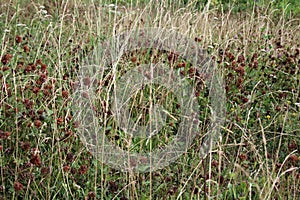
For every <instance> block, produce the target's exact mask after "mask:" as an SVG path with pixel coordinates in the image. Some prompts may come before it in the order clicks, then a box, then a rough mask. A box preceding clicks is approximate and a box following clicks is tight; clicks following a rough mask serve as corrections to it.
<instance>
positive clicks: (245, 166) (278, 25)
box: [0, 0, 300, 200]
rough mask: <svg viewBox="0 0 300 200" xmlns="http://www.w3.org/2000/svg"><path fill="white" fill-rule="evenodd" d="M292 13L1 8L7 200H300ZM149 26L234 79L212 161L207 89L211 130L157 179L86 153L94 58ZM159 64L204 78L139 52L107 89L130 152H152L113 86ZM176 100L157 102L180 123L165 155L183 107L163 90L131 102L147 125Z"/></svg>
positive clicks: (112, 4) (73, 5) (4, 0)
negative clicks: (187, 41) (153, 106)
mask: <svg viewBox="0 0 300 200" xmlns="http://www.w3.org/2000/svg"><path fill="white" fill-rule="evenodd" d="M290 3H291V4H288V2H287V1H280V2H279V1H260V0H258V1H250V2H249V1H241V2H240V3H239V4H238V3H236V2H234V1H218V0H212V1H205V2H204V1H185V0H184V1H176V2H175V1H170V0H169V1H168V0H164V1H154V0H137V1H127V0H126V1H124V0H123V1H108V0H107V1H105V0H102V1H94V0H84V1H80V0H74V1H69V0H62V1H41V0H37V1H33V2H32V1H27V0H25V1H21V0H20V1H9V0H1V1H0V45H1V46H0V48H1V54H0V58H1V63H0V82H1V84H0V199H122V200H125V199H299V198H300V192H299V191H300V179H299V178H300V170H299V166H300V153H299V148H300V125H299V121H300V112H299V111H300V72H299V68H300V23H299V22H300V18H299V13H300V10H299V8H300V6H299V7H297V5H299V1H290ZM147 27H156V28H164V29H171V30H175V31H178V32H180V33H181V34H183V35H185V36H187V37H189V38H192V39H193V40H195V41H196V42H197V43H198V45H199V46H200V47H202V48H204V49H205V50H206V52H207V53H208V55H209V56H210V57H211V59H212V60H213V61H214V62H215V64H216V66H217V67H218V69H219V70H220V71H221V72H222V76H223V79H224V81H225V85H224V89H225V90H226V120H225V124H224V127H222V130H221V134H220V135H221V136H220V137H219V138H217V141H216V145H215V146H214V147H213V148H212V149H211V151H210V152H209V153H208V154H207V155H205V156H204V157H203V156H202V154H201V152H200V146H201V143H202V142H203V136H204V134H205V133H206V131H207V129H208V124H209V115H210V114H209V108H208V106H206V105H207V103H209V100H208V96H207V94H206V93H205V90H199V92H198V93H197V94H196V96H197V97H198V98H199V102H202V103H201V110H200V112H199V113H200V118H201V121H202V123H201V126H200V131H199V135H198V136H197V137H196V138H195V139H194V141H193V143H192V145H191V146H190V148H189V149H188V151H187V152H186V153H184V154H183V155H181V156H180V157H179V158H178V159H177V160H176V161H175V162H173V163H171V164H170V165H169V166H167V167H165V168H163V169H160V170H157V171H154V172H147V173H139V172H122V171H119V170H116V169H113V168H111V167H110V166H108V165H106V164H105V163H102V162H100V161H99V160H97V159H96V158H95V156H94V155H93V154H92V153H91V152H90V151H88V149H87V148H86V147H85V145H84V143H83V142H82V140H81V139H80V136H79V135H78V134H77V131H78V128H79V127H80V120H78V119H76V116H74V115H73V113H74V112H73V110H72V97H73V93H74V92H75V90H76V87H77V84H78V81H79V80H78V77H77V73H78V71H79V70H80V67H81V66H82V63H83V60H84V59H85V58H88V57H89V56H90V55H92V54H93V50H94V49H95V47H97V46H98V44H99V43H101V42H103V41H105V40H106V39H109V38H110V37H112V36H113V35H116V34H119V33H122V32H123V31H126V30H136V29H141V28H147ZM148 53H149V52H148ZM170 56H171V57H170ZM155 59H156V60H160V61H164V62H165V63H168V62H169V63H170V67H171V68H176V69H179V70H181V71H180V73H181V74H182V75H185V76H189V75H190V74H193V73H194V71H193V67H192V66H190V65H188V64H186V63H185V61H184V60H182V59H177V60H175V61H174V59H173V57H172V55H171V54H170V52H156V54H154V53H153V52H152V53H150V54H147V52H139V51H136V52H130V53H128V54H126V55H125V56H123V57H122V60H121V62H120V63H119V65H118V69H119V72H118V73H117V74H114V73H113V72H111V71H109V70H108V71H106V72H105V73H104V74H103V75H102V76H101V77H100V79H99V80H98V81H99V82H97V83H98V84H99V91H98V92H99V94H100V95H99V99H97V102H98V103H97V104H95V105H96V110H97V111H98V112H97V116H98V117H99V119H105V120H106V121H105V128H106V131H105V134H106V136H107V137H108V138H109V139H110V140H111V142H112V143H114V144H117V145H119V146H120V147H122V148H124V149H128V151H151V148H150V149H149V146H147V145H148V143H147V142H146V141H143V140H141V139H132V138H130V137H129V136H128V135H126V134H124V132H122V130H120V129H119V128H118V126H117V124H116V123H115V122H114V120H113V118H112V117H110V116H111V113H110V111H109V110H110V109H109V108H110V106H109V103H110V102H109V99H108V98H107V94H108V93H109V92H110V91H108V90H107V89H106V88H107V87H109V86H111V85H112V84H113V82H114V81H113V80H114V79H113V78H112V77H113V76H115V78H116V79H117V78H120V77H121V76H122V74H123V72H125V71H126V70H128V69H129V68H132V67H135V66H137V65H139V64H141V63H149V62H155V61H154V60H155ZM108 69H109V68H108ZM84 84H86V85H89V84H92V83H91V82H90V80H89V79H88V78H87V79H85V80H84ZM204 85H205V84H204ZM150 91H152V92H153V94H152V93H151V92H150ZM150 93H151V94H150ZM165 94H166V96H165V98H164V100H161V99H156V100H157V101H159V100H161V104H162V105H163V106H165V107H166V108H168V111H169V112H170V113H172V115H173V116H174V119H173V118H172V119H173V121H172V119H170V120H169V121H168V123H167V124H166V125H165V126H164V128H163V129H162V130H163V131H162V132H160V133H159V134H157V135H156V136H155V137H154V138H153V139H152V141H151V142H152V144H153V147H156V148H159V147H161V146H163V145H165V144H167V143H168V141H169V140H171V139H172V136H173V135H174V134H176V128H177V120H176V119H177V117H178V116H179V115H180V114H179V112H180V109H181V108H180V105H177V104H176V99H175V98H174V96H173V94H172V93H168V91H166V89H165V88H161V87H159V86H154V87H153V88H149V87H145V88H144V90H142V91H140V93H138V94H137V95H136V97H135V98H136V99H138V100H139V103H136V102H137V101H133V100H132V102H131V106H132V109H133V110H134V111H133V113H135V114H136V115H133V117H136V118H138V117H137V116H138V113H139V112H141V110H142V120H141V123H146V122H147V120H149V112H148V111H149V110H148V109H149V101H150V100H153V99H152V96H160V98H161V97H162V96H164V95H165ZM151 95H152V96H151ZM83 98H85V95H84V94H83ZM174 102H175V103H174ZM128 141H130V143H129V147H128Z"/></svg>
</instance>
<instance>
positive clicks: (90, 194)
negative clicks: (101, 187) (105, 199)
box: [88, 191, 96, 198]
mask: <svg viewBox="0 0 300 200" xmlns="http://www.w3.org/2000/svg"><path fill="white" fill-rule="evenodd" d="M88 197H89V198H95V197H96V194H95V192H93V191H90V192H89V194H88Z"/></svg>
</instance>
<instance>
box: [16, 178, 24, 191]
mask: <svg viewBox="0 0 300 200" xmlns="http://www.w3.org/2000/svg"><path fill="white" fill-rule="evenodd" d="M23 187H24V186H23V184H22V183H20V182H19V181H16V182H15V183H14V189H15V191H17V192H18V191H21V190H23Z"/></svg>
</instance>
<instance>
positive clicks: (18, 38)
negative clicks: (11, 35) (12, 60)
mask: <svg viewBox="0 0 300 200" xmlns="http://www.w3.org/2000/svg"><path fill="white" fill-rule="evenodd" d="M21 42H22V37H21V36H20V35H17V36H16V43H21Z"/></svg>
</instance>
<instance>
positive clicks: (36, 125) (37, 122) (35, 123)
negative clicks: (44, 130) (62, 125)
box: [34, 119, 42, 128]
mask: <svg viewBox="0 0 300 200" xmlns="http://www.w3.org/2000/svg"><path fill="white" fill-rule="evenodd" d="M34 125H35V127H37V128H40V127H41V125H42V122H41V121H40V120H38V119H37V120H34Z"/></svg>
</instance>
